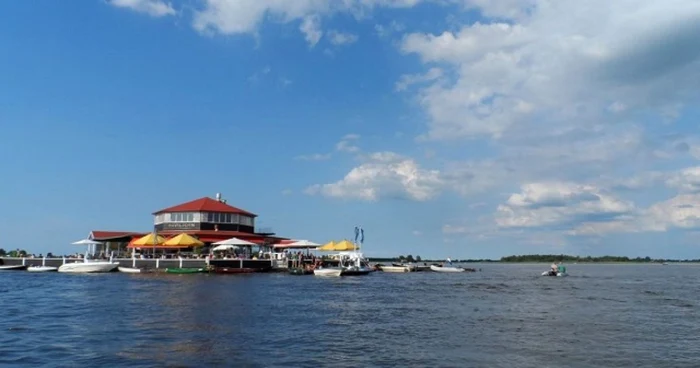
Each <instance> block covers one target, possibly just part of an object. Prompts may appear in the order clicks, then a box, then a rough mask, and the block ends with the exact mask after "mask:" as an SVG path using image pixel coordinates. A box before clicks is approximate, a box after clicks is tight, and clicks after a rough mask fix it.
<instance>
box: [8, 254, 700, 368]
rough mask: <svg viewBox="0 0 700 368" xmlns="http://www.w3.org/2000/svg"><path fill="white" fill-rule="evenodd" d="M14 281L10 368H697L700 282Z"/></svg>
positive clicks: (654, 275) (486, 270)
mask: <svg viewBox="0 0 700 368" xmlns="http://www.w3.org/2000/svg"><path fill="white" fill-rule="evenodd" d="M567 266H568V267H567V271H568V272H569V274H570V275H571V276H569V277H567V278H556V277H541V276H539V274H540V273H541V272H542V271H544V270H546V269H547V268H548V265H492V264H483V265H471V267H477V268H481V269H482V272H477V273H463V274H439V273H433V272H417V273H409V274H385V273H381V272H376V273H374V274H371V275H369V276H365V277H354V278H352V277H348V278H338V279H323V278H318V277H314V276H290V275H286V274H256V275H147V274H146V275H129V274H97V275H70V274H56V273H53V274H32V273H27V272H21V271H13V272H4V273H0V280H1V282H0V366H18V367H19V366H21V367H32V366H44V367H54V366H61V367H71V366H75V367H85V366H100V365H103V366H107V367H224V366H235V367H391V366H412V367H427V366H430V367H489V368H494V367H537V368H544V367H656V368H659V367H674V368H677V367H697V366H698V365H700V341H699V340H700V309H699V308H698V307H699V306H700V302H699V301H698V295H700V293H699V292H700V277H699V275H700V266H697V265H695V266H693V265H669V266H660V265H653V266H652V265H573V264H570V265H567Z"/></svg>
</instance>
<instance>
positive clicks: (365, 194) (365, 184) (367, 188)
mask: <svg viewBox="0 0 700 368" xmlns="http://www.w3.org/2000/svg"><path fill="white" fill-rule="evenodd" d="M441 186H442V180H441V179H440V173H439V172H438V171H436V170H427V169H424V168H422V167H420V166H419V165H418V163H416V162H415V161H414V160H412V159H410V158H407V157H404V156H401V155H398V154H396V153H393V152H377V153H373V154H370V155H368V156H367V157H366V161H365V162H364V163H362V164H361V165H359V166H357V167H355V168H353V169H352V170H350V172H349V173H348V174H347V175H345V177H344V178H343V179H341V180H339V181H337V182H335V183H330V184H317V185H313V186H310V187H308V188H307V189H306V191H305V192H306V193H307V194H310V195H317V194H319V195H323V196H326V197H336V198H345V199H358V200H363V201H377V200H379V199H381V198H402V199H411V200H416V201H426V200H429V199H431V198H433V197H435V196H436V195H437V194H438V193H439V191H440V188H441Z"/></svg>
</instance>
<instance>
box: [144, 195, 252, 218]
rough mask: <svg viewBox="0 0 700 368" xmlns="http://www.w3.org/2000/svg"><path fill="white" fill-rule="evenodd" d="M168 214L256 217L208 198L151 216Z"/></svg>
mask: <svg viewBox="0 0 700 368" xmlns="http://www.w3.org/2000/svg"><path fill="white" fill-rule="evenodd" d="M170 212H222V213H237V214H241V215H248V216H253V217H257V216H258V215H256V214H254V213H251V212H248V211H245V210H242V209H240V208H236V207H233V206H230V205H228V204H226V203H223V202H219V201H217V200H216V199H212V198H209V197H203V198H200V199H195V200H194V201H189V202H186V203H182V204H178V205H177V206H173V207H168V208H166V209H162V210H160V211H158V212H154V213H153V214H154V215H158V214H161V213H170Z"/></svg>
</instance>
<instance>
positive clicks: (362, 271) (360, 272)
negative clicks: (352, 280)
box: [340, 267, 374, 276]
mask: <svg viewBox="0 0 700 368" xmlns="http://www.w3.org/2000/svg"><path fill="white" fill-rule="evenodd" d="M372 272H374V270H372V269H371V268H356V267H350V268H345V269H343V272H341V274H340V276H366V275H369V274H370V273H372Z"/></svg>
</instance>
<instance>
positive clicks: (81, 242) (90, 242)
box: [71, 239, 102, 245]
mask: <svg viewBox="0 0 700 368" xmlns="http://www.w3.org/2000/svg"><path fill="white" fill-rule="evenodd" d="M71 244H74V245H97V244H102V242H98V241H96V240H91V239H83V240H78V241H77V242H73V243H71Z"/></svg>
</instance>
